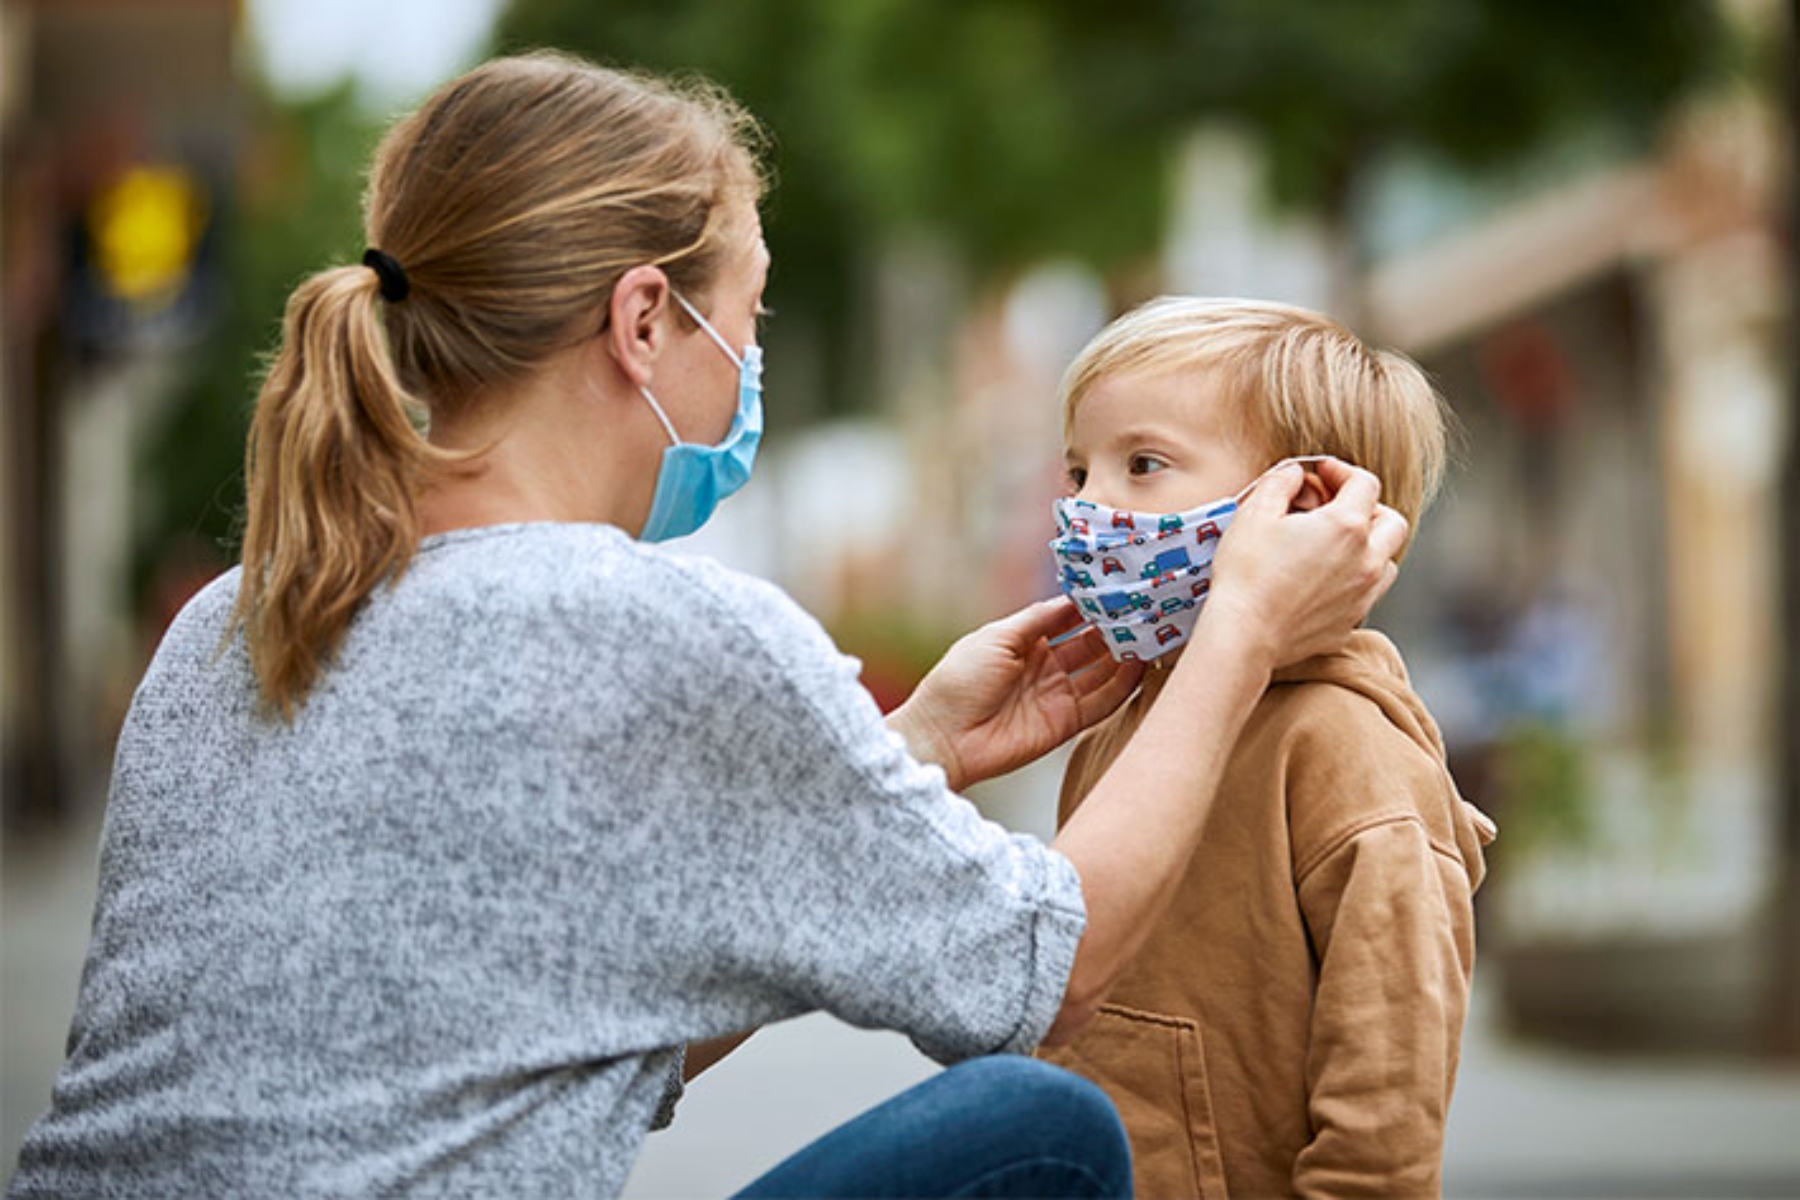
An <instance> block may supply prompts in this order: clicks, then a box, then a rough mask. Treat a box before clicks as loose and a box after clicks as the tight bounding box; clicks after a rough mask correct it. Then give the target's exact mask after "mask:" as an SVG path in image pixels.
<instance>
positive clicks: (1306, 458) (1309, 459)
mask: <svg viewBox="0 0 1800 1200" xmlns="http://www.w3.org/2000/svg"><path fill="white" fill-rule="evenodd" d="M1330 457H1331V455H1329V454H1301V455H1297V456H1295V457H1294V458H1284V459H1282V460H1281V461H1280V462H1278V463H1276V464H1275V465H1274V466H1272V467H1270V468H1269V469H1268V470H1266V471H1264V472H1263V473H1262V474H1261V475H1258V476H1257V477H1256V478H1255V479H1252V480H1251V481H1250V482H1249V483H1248V484H1247V485H1245V487H1244V490H1243V491H1241V492H1239V493H1238V494H1237V495H1235V496H1233V497H1232V498H1231V502H1232V503H1233V504H1242V503H1243V502H1244V497H1245V496H1248V495H1249V494H1250V493H1251V492H1254V491H1255V490H1256V485H1257V484H1259V483H1261V482H1262V481H1263V480H1265V479H1267V478H1268V477H1269V476H1271V475H1273V474H1274V473H1275V472H1277V471H1279V470H1281V468H1283V467H1290V466H1293V465H1294V464H1295V463H1316V462H1324V461H1325V460H1326V459H1328V458H1330Z"/></svg>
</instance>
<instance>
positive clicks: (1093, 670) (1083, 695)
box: [1069, 648, 1144, 729]
mask: <svg viewBox="0 0 1800 1200" xmlns="http://www.w3.org/2000/svg"><path fill="white" fill-rule="evenodd" d="M1101 653H1102V654H1106V652H1105V649H1104V648H1102V650H1101ZM1143 677H1144V664H1143V663H1122V662H1118V661H1116V660H1115V659H1114V658H1113V657H1112V655H1110V654H1106V661H1105V662H1103V663H1096V664H1094V665H1093V666H1091V667H1089V668H1088V669H1087V670H1085V671H1082V672H1081V673H1080V674H1078V675H1071V676H1070V677H1069V680H1070V682H1071V683H1073V684H1074V685H1075V703H1076V707H1077V709H1078V711H1079V713H1080V716H1081V727H1082V728H1083V729H1086V728H1087V727H1088V726H1090V725H1092V724H1093V723H1094V722H1095V721H1098V720H1100V719H1101V718H1103V717H1105V716H1107V715H1109V714H1110V713H1111V712H1112V711H1113V710H1114V709H1116V708H1118V707H1119V705H1121V704H1123V703H1125V701H1126V700H1127V699H1129V698H1130V696H1131V693H1132V692H1134V691H1136V690H1137V686H1138V683H1139V681H1140V680H1142V679H1143Z"/></svg>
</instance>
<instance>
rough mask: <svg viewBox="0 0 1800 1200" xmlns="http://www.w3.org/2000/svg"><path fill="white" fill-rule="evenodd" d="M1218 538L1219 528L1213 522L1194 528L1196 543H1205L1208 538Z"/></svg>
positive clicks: (1204, 522) (1206, 522)
mask: <svg viewBox="0 0 1800 1200" xmlns="http://www.w3.org/2000/svg"><path fill="white" fill-rule="evenodd" d="M1218 536H1219V527H1218V526H1217V525H1216V524H1214V523H1213V522H1211V521H1202V522H1200V524H1198V525H1196V526H1194V540H1195V541H1196V542H1204V541H1206V540H1207V539H1208V538H1216V537H1218Z"/></svg>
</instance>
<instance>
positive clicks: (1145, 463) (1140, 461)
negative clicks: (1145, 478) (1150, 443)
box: [1129, 454, 1169, 475]
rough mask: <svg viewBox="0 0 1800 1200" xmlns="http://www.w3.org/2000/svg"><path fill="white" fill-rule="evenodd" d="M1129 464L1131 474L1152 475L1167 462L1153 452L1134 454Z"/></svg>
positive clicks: (1166, 464)
mask: <svg viewBox="0 0 1800 1200" xmlns="http://www.w3.org/2000/svg"><path fill="white" fill-rule="evenodd" d="M1129 465H1130V467H1131V473H1132V474H1133V475H1154V474H1155V473H1156V472H1158V471H1160V470H1162V469H1163V468H1164V467H1166V466H1168V465H1169V464H1168V463H1166V462H1164V461H1163V460H1162V459H1160V458H1157V457H1156V456H1155V455H1154V454H1134V455H1132V456H1131V462H1130V464H1129Z"/></svg>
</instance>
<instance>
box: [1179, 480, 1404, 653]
mask: <svg viewBox="0 0 1800 1200" xmlns="http://www.w3.org/2000/svg"><path fill="white" fill-rule="evenodd" d="M1316 471H1317V473H1318V476H1319V479H1320V481H1321V482H1322V483H1323V484H1324V486H1325V488H1326V489H1327V490H1328V491H1329V493H1330V496H1331V499H1330V500H1329V501H1328V502H1327V503H1325V504H1323V505H1321V506H1320V507H1318V508H1315V509H1313V510H1312V511H1310V512H1290V511H1289V510H1290V508H1291V506H1292V505H1293V502H1294V499H1295V497H1296V496H1297V495H1298V494H1299V493H1300V492H1301V490H1302V488H1303V487H1305V486H1306V475H1305V472H1303V471H1302V470H1301V468H1300V467H1298V466H1296V465H1292V464H1290V465H1288V466H1284V467H1282V468H1280V469H1278V470H1276V471H1273V472H1271V473H1270V474H1269V476H1268V478H1266V479H1264V480H1263V481H1262V482H1260V483H1259V484H1257V486H1256V488H1255V490H1254V491H1252V492H1251V493H1250V495H1249V496H1248V497H1247V498H1246V499H1245V500H1244V503H1243V505H1242V506H1241V507H1240V508H1239V510H1238V514H1237V516H1236V517H1235V518H1233V520H1232V523H1231V528H1230V529H1228V530H1226V532H1225V537H1224V539H1223V540H1222V541H1221V542H1220V544H1219V551H1218V557H1217V559H1216V560H1215V565H1214V567H1213V589H1212V595H1211V597H1210V598H1209V599H1208V601H1207V604H1206V607H1205V608H1204V609H1202V610H1201V614H1200V619H1201V620H1203V621H1204V620H1207V619H1208V618H1211V619H1213V620H1224V621H1226V622H1228V623H1229V624H1228V625H1227V628H1228V629H1229V630H1230V631H1232V632H1233V634H1234V635H1235V636H1237V637H1238V638H1241V639H1244V640H1247V641H1249V642H1250V643H1251V644H1252V646H1253V647H1255V648H1256V649H1257V651H1258V653H1259V654H1260V655H1261V656H1262V657H1261V660H1260V661H1262V662H1264V663H1266V664H1267V666H1268V669H1269V670H1271V671H1273V670H1275V669H1277V668H1279V667H1284V666H1287V665H1289V664H1290V663H1296V662H1299V661H1300V660H1302V659H1305V658H1310V657H1312V656H1313V655H1315V654H1325V653H1329V652H1331V651H1333V650H1337V649H1339V648H1340V647H1342V646H1343V644H1344V642H1345V641H1346V640H1347V639H1348V638H1349V636H1350V634H1351V632H1352V631H1353V630H1354V629H1355V628H1356V626H1357V625H1359V624H1361V623H1362V620H1363V618H1364V617H1366V616H1368V615H1369V610H1370V609H1371V608H1373V607H1375V602H1376V601H1377V600H1379V599H1381V597H1382V596H1383V595H1384V594H1385V593H1386V592H1387V590H1388V588H1389V587H1391V586H1392V585H1393V582H1394V578H1395V576H1396V575H1397V574H1398V571H1399V568H1398V567H1397V566H1396V565H1395V563H1394V558H1395V556H1396V555H1398V554H1399V553H1400V551H1401V550H1402V549H1403V548H1404V547H1405V545H1406V537H1407V524H1406V518H1404V517H1402V516H1401V515H1400V514H1399V513H1397V512H1395V511H1394V510H1393V509H1391V508H1387V507H1386V506H1384V505H1382V504H1380V503H1378V500H1379V498H1380V495H1381V483H1380V481H1379V480H1377V479H1376V478H1375V476H1373V475H1371V474H1370V473H1369V472H1367V471H1365V470H1362V469H1361V468H1360V467H1353V466H1350V465H1349V464H1347V463H1344V462H1340V461H1338V460H1337V459H1335V458H1328V459H1324V460H1322V461H1320V462H1319V463H1318V464H1317V467H1316Z"/></svg>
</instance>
